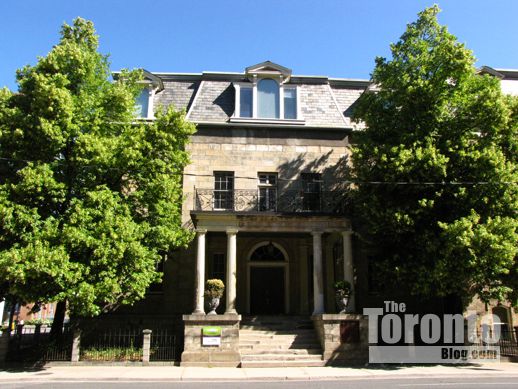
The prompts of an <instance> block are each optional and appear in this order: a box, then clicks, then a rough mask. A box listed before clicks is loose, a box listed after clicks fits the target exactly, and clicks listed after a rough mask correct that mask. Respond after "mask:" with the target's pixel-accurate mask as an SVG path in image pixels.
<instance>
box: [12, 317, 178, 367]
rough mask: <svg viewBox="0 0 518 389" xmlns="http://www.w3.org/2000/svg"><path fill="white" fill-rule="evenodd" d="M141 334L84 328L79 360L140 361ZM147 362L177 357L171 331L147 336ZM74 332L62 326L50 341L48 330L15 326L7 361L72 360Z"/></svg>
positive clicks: (34, 362)
mask: <svg viewBox="0 0 518 389" xmlns="http://www.w3.org/2000/svg"><path fill="white" fill-rule="evenodd" d="M144 336H145V335H144V333H143V330H142V329H140V328H139V329H122V328H114V329H102V330H98V329H95V327H94V328H90V329H85V330H83V331H82V332H81V335H80V342H79V361H83V362H93V363H95V362H100V363H102V362H141V361H143V354H144V352H143V351H144V350H143V346H144ZM148 336H149V337H150V338H149V340H150V342H149V345H150V347H149V361H151V362H158V361H160V362H174V361H176V358H177V356H178V355H180V354H179V352H178V350H177V348H178V346H179V345H178V343H177V342H176V336H175V332H174V329H173V328H171V329H169V328H158V329H154V330H152V331H151V334H150V335H148ZM72 351H73V331H72V329H70V328H69V327H68V326H67V327H64V329H63V334H62V335H61V336H59V337H54V338H51V336H50V327H49V328H48V329H46V328H40V327H38V326H36V327H34V326H18V327H17V329H16V331H13V332H12V333H11V336H10V338H9V349H8V353H7V362H12V363H30V364H42V363H46V362H54V361H67V362H70V361H71V360H72Z"/></svg>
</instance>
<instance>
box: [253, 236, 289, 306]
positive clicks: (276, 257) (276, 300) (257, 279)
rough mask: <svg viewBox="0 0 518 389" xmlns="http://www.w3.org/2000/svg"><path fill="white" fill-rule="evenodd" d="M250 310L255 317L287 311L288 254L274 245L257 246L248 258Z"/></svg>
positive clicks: (272, 243) (271, 243) (265, 243)
mask: <svg viewBox="0 0 518 389" xmlns="http://www.w3.org/2000/svg"><path fill="white" fill-rule="evenodd" d="M247 278H248V301H247V303H248V304H247V305H248V306H247V308H248V309H247V311H248V312H249V313H250V314H253V315H277V314H283V313H287V312H288V305H289V300H288V290H289V288H288V282H289V277H288V255H287V254H286V251H285V250H284V248H283V247H282V246H280V245H279V244H277V243H274V242H262V243H259V244H257V245H255V246H254V247H253V248H252V249H251V250H250V253H249V255H248V277H247Z"/></svg>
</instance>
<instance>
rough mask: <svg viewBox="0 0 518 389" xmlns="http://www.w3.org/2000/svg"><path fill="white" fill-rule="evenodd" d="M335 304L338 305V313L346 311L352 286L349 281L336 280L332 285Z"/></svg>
mask: <svg viewBox="0 0 518 389" xmlns="http://www.w3.org/2000/svg"><path fill="white" fill-rule="evenodd" d="M334 288H335V298H336V305H337V307H338V313H346V312H347V305H348V304H349V298H350V297H351V294H352V287H351V283H350V282H349V281H345V280H344V281H338V282H336V283H335V285H334Z"/></svg>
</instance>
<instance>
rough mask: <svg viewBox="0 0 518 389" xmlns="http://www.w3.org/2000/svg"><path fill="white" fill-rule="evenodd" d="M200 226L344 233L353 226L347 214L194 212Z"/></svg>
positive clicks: (196, 224)
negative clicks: (291, 214)
mask: <svg viewBox="0 0 518 389" xmlns="http://www.w3.org/2000/svg"><path fill="white" fill-rule="evenodd" d="M191 217H192V220H193V223H194V225H195V226H196V229H206V230H207V231H219V232H228V231H229V230H230V231H231V230H237V231H239V232H265V231H267V232H289V233H311V232H313V231H321V232H323V233H329V232H343V231H348V230H350V229H351V223H350V220H349V219H347V218H344V217H343V216H328V215H326V216H320V215H296V216H290V215H240V214H228V213H225V214H223V213H221V214H219V213H217V212H207V213H205V212H201V213H200V212H193V213H191Z"/></svg>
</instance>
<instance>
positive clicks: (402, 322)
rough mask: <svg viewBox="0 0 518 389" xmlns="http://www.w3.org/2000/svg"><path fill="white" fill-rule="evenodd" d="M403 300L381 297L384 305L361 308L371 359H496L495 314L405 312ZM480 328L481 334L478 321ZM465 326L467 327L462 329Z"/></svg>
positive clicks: (442, 361) (441, 360)
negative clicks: (366, 326) (421, 313)
mask: <svg viewBox="0 0 518 389" xmlns="http://www.w3.org/2000/svg"><path fill="white" fill-rule="evenodd" d="M406 309H407V307H406V304H405V303H397V302H395V301H384V308H364V310H363V314H364V315H366V316H367V317H368V320H369V362H371V363H445V362H446V363H460V362H468V361H474V360H481V359H484V360H485V361H488V360H493V361H497V360H499V358H500V349H499V347H497V346H495V344H497V343H498V341H499V339H500V326H494V328H493V325H492V324H493V323H496V322H498V321H499V320H498V317H496V316H494V315H491V314H487V315H484V316H482V317H479V316H478V315H477V314H476V313H474V312H471V311H470V312H468V315H467V316H466V317H464V316H463V315H461V314H444V315H441V316H439V315H436V314H432V313H427V314H424V315H418V314H410V313H406ZM479 323H480V325H481V326H480V327H481V329H482V332H481V335H482V336H481V338H480V337H479V335H478V332H477V324H479ZM465 328H466V329H467V331H465Z"/></svg>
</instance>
